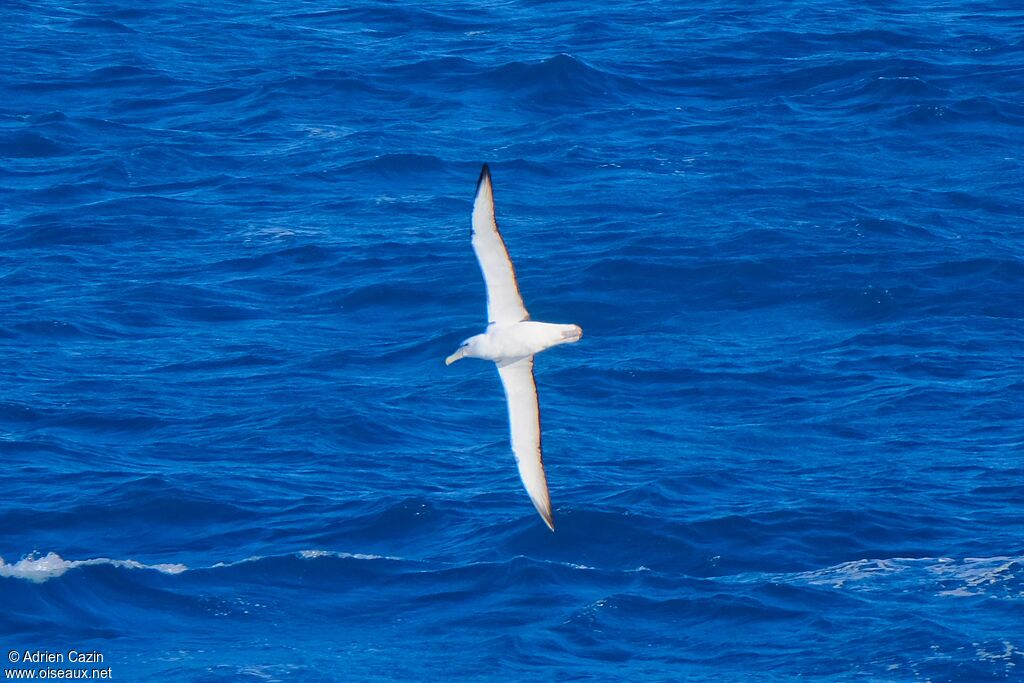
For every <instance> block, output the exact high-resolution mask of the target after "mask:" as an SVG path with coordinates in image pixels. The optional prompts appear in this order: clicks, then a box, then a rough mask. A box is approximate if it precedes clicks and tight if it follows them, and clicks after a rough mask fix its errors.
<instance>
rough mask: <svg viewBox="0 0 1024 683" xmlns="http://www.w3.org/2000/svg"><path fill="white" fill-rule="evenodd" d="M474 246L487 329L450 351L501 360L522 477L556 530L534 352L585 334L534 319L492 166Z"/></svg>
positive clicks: (478, 207)
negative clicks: (511, 251)
mask: <svg viewBox="0 0 1024 683" xmlns="http://www.w3.org/2000/svg"><path fill="white" fill-rule="evenodd" d="M473 250H474V251H475V252H476V257H477V260H478V261H479V263H480V270H481V271H482V272H483V276H484V282H485V283H486V286H487V320H488V327H487V331H486V332H485V333H484V334H482V335H477V336H476V337H473V338H471V339H469V340H467V341H466V343H464V344H463V346H462V347H460V348H459V350H458V351H456V352H455V353H454V354H452V355H451V356H449V357H448V359H447V360H446V362H447V363H449V364H450V363H453V362H455V361H456V360H459V359H460V358H463V357H474V358H484V359H487V360H492V361H494V362H495V363H496V364H497V367H498V374H499V376H500V377H501V383H502V386H503V387H504V389H505V398H506V400H507V402H508V419H509V432H510V435H511V439H512V451H513V453H514V454H515V457H516V464H517V466H518V467H519V477H520V478H521V479H522V481H523V485H524V486H525V487H526V492H527V493H528V494H529V495H530V500H531V501H533V505H534V507H535V508H537V512H539V513H540V515H541V517H543V518H544V522H545V523H546V524H547V525H548V527H549V528H550V529H551V530H552V531H554V529H555V526H554V520H553V519H552V514H551V500H550V498H549V496H548V483H547V478H546V477H545V475H544V463H543V458H542V454H541V442H540V441H541V437H540V434H541V432H540V408H539V405H538V402H537V384H536V382H535V381H534V378H533V356H534V354H536V353H539V352H540V351H543V350H544V349H546V348H549V347H551V346H555V345H556V344H564V343H568V342H575V341H578V340H579V339H580V337H581V336H582V331H581V330H580V328H579V327H577V326H576V325H554V324H551V323H541V322H534V321H531V320H530V319H529V318H530V314H529V313H527V311H526V306H524V305H523V298H522V296H521V295H520V294H519V285H518V284H517V282H516V275H515V268H514V267H513V266H512V260H511V259H510V258H509V255H508V249H506V247H505V242H504V240H503V239H502V237H501V233H500V232H499V231H498V225H497V222H496V221H495V217H494V192H493V189H492V187H491V176H490V173H489V171H488V170H487V167H486V166H485V167H484V170H483V172H482V173H481V174H480V181H479V183H478V185H477V193H476V199H475V200H474V202H473Z"/></svg>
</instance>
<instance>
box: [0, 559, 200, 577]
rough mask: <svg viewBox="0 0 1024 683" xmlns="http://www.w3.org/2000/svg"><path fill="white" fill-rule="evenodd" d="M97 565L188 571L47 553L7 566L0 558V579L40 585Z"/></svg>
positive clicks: (178, 566)
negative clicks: (81, 568)
mask: <svg viewBox="0 0 1024 683" xmlns="http://www.w3.org/2000/svg"><path fill="white" fill-rule="evenodd" d="M99 564H109V565H111V566H114V567H124V568H127V569H151V570H155V571H158V572H162V573H164V574H180V573H182V572H183V571H186V570H187V569H188V567H186V566H185V565H183V564H143V563H142V562H137V561H135V560H112V559H110V558H108V557H98V558H95V559H92V560H65V559H64V558H63V557H61V556H60V555H58V554H57V553H47V554H46V555H44V556H42V557H38V556H36V555H29V556H28V557H25V558H23V559H21V560H18V561H17V562H15V563H14V564H7V563H6V562H4V559H3V558H2V557H0V577H2V578H12V579H25V580H27V581H32V582H33V583H42V582H44V581H47V580H49V579H53V578H56V577H58V576H62V575H63V574H64V573H65V572H68V571H70V570H71V569H75V568H77V567H87V566H90V565H99Z"/></svg>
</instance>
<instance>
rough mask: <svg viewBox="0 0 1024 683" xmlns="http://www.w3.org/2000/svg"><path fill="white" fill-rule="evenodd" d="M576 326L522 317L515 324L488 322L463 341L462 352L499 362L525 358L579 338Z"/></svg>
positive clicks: (581, 332) (468, 355) (464, 354)
mask: <svg viewBox="0 0 1024 683" xmlns="http://www.w3.org/2000/svg"><path fill="white" fill-rule="evenodd" d="M582 336H583V330H581V329H580V327H579V325H558V324H555V323H541V322H535V321H533V320H522V321H520V322H517V323H491V324H490V325H488V326H487V331H486V332H484V333H483V334H478V335H476V336H475V337H470V338H469V339H467V340H466V341H464V342H463V346H462V348H463V353H462V355H463V356H464V357H467V358H482V359H483V360H492V361H494V362H495V363H498V364H499V365H500V364H502V363H509V362H514V361H516V360H519V359H521V358H527V357H529V356H533V355H535V354H538V353H540V352H541V351H543V350H545V349H550V348H551V347H552V346H557V345H559V344H568V343H571V342H576V341H579V340H580V337H582Z"/></svg>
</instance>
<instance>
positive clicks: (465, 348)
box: [444, 334, 481, 365]
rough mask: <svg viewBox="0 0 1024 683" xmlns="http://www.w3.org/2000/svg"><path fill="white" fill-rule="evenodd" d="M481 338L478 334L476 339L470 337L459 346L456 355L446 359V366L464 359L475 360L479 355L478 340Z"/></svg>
mask: <svg viewBox="0 0 1024 683" xmlns="http://www.w3.org/2000/svg"><path fill="white" fill-rule="evenodd" d="M480 336H481V335H479V334H478V335H476V336H475V337H470V338H469V339H467V340H466V341H464V342H462V343H461V344H459V348H458V349H456V350H455V353H453V354H452V355H450V356H448V357H447V358H445V359H444V364H445V365H451V364H452V363H454V362H455V361H457V360H462V359H463V358H473V357H474V356H477V355H479V354H477V353H476V345H477V340H478V338H479V337H480Z"/></svg>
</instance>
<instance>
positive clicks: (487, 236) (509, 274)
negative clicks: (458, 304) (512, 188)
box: [473, 164, 530, 323]
mask: <svg viewBox="0 0 1024 683" xmlns="http://www.w3.org/2000/svg"><path fill="white" fill-rule="evenodd" d="M473 251H475V252H476V258H477V261H479V262H480V270H482V271H483V273H484V282H485V283H486V284H487V321H488V322H489V323H516V322H519V321H520V320H526V319H528V318H529V317H530V314H529V313H527V312H526V307H525V306H523V297H522V296H520V294H519V285H518V284H517V283H516V270H515V268H513V267H512V259H510V258H509V256H508V249H506V248H505V241H504V240H502V239H501V233H500V232H498V223H497V222H496V221H495V220H494V190H493V188H492V187H491V171H490V169H488V168H487V164H484V168H483V170H482V171H480V180H478V181H477V183H476V199H475V200H474V201H473Z"/></svg>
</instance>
